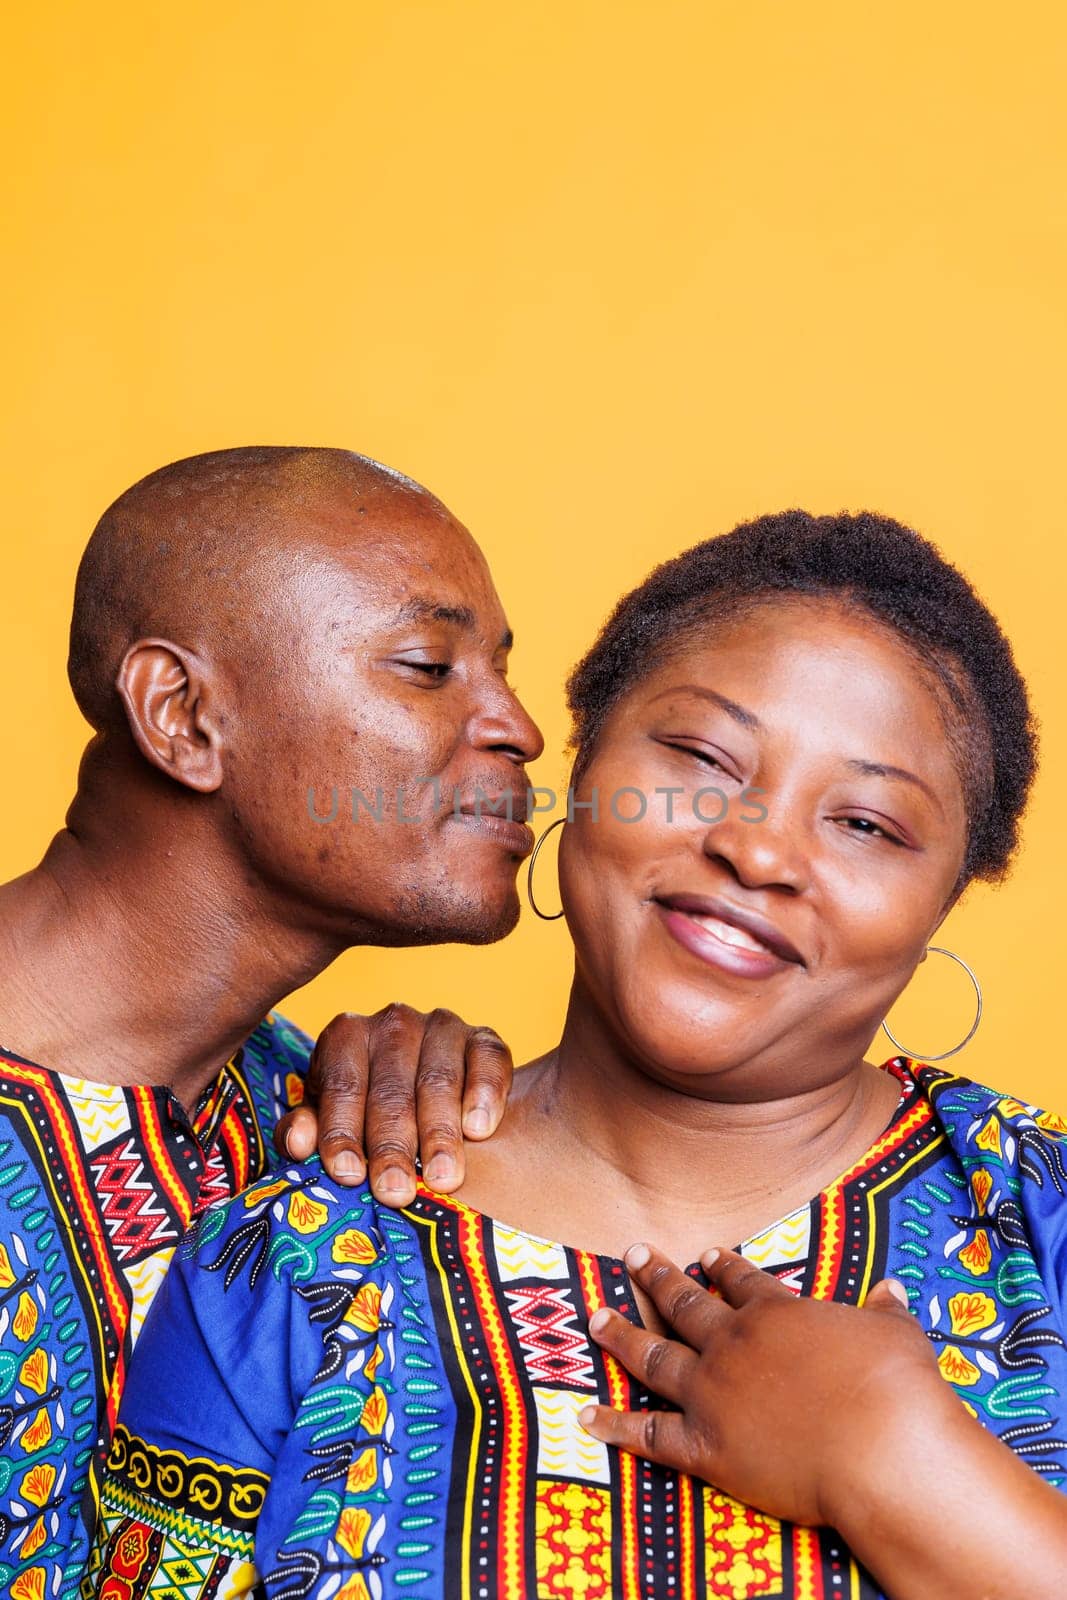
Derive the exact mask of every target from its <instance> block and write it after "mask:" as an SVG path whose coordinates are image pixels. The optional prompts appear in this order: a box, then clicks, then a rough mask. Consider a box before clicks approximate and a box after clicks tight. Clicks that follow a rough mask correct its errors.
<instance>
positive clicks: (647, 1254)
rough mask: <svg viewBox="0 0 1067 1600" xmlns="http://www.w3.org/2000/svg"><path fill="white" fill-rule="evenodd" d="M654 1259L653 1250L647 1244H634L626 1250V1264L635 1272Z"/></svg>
mask: <svg viewBox="0 0 1067 1600" xmlns="http://www.w3.org/2000/svg"><path fill="white" fill-rule="evenodd" d="M651 1259H652V1251H651V1250H650V1249H649V1248H648V1245H647V1244H632V1245H631V1246H630V1248H629V1250H627V1252H626V1265H627V1266H628V1267H631V1268H632V1269H633V1270H634V1271H635V1272H639V1271H640V1270H641V1268H642V1267H645V1266H647V1265H648V1263H649V1262H650V1261H651Z"/></svg>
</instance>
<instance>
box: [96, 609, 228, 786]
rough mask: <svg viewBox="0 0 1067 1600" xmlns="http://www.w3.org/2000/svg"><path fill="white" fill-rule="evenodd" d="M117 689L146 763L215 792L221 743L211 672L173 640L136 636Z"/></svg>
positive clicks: (179, 780)
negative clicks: (215, 712)
mask: <svg viewBox="0 0 1067 1600" xmlns="http://www.w3.org/2000/svg"><path fill="white" fill-rule="evenodd" d="M115 688H116V689H117V690H118V692H119V695H120V696H121V698H122V703H123V705H124V706H125V708H126V719H127V721H128V722H129V725H130V732H131V733H132V734H133V738H134V742H135V743H136V745H137V748H138V750H140V752H141V754H142V755H143V756H144V758H145V760H146V761H150V762H151V763H152V765H153V766H154V767H158V769H159V771H160V772H163V773H165V774H166V776H167V777H168V778H173V779H174V781H175V783H180V784H183V785H184V787H185V788H187V789H196V790H197V791H198V792H199V793H201V794H212V793H213V792H214V791H215V790H216V789H218V788H219V786H220V785H221V783H222V741H221V739H220V736H219V731H218V727H217V724H216V719H215V715H214V710H213V706H212V684H211V678H210V673H209V672H208V670H207V669H206V668H205V666H204V663H203V662H201V661H200V660H199V659H198V657H197V656H196V655H194V653H193V652H192V651H191V650H186V649H183V647H182V646H181V645H178V644H174V643H173V641H172V640H170V639H138V640H137V643H136V644H131V645H130V648H129V649H128V650H127V651H126V654H125V655H124V656H123V658H122V662H121V664H120V666H119V670H118V673H117V674H116V677H115Z"/></svg>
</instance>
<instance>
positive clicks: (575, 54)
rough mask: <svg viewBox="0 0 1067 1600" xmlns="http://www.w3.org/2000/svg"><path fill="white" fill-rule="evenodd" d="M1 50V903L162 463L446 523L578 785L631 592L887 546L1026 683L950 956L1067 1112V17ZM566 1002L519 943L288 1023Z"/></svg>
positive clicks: (275, 34)
mask: <svg viewBox="0 0 1067 1600" xmlns="http://www.w3.org/2000/svg"><path fill="white" fill-rule="evenodd" d="M5 31H6V50H5V54H6V63H5V65H4V68H3V72H4V76H5V79H6V81H5V83H4V85H3V96H2V112H0V115H2V119H3V124H4V168H5V171H6V172H7V174H8V181H7V194H6V197H5V199H4V205H3V211H4V220H5V222H6V224H7V229H6V231H7V233H8V240H9V243H8V251H7V259H8V262H9V266H10V276H9V281H8V283H7V287H6V295H5V309H6V312H7V316H6V318H5V322H6V325H7V326H6V332H5V341H4V369H5V376H4V383H3V402H4V410H5V417H4V426H3V434H2V437H3V441H4V445H5V447H6V450H5V455H6V460H5V470H4V497H5V506H4V527H3V536H2V556H0V571H2V582H3V602H4V605H3V617H4V645H5V648H4V651H3V683H2V685H0V693H2V703H3V707H4V733H5V739H4V744H5V751H4V755H5V760H4V769H5V778H4V783H3V792H2V801H0V805H2V810H0V821H2V840H0V850H2V860H0V868H3V869H4V870H5V875H7V874H10V873H14V872H16V871H19V870H21V869H22V868H24V867H25V866H27V865H29V864H30V863H31V862H32V861H34V860H35V859H36V858H37V857H38V855H39V853H40V851H41V850H42V849H43V847H44V845H45V843H46V841H47V839H48V838H49V836H50V834H51V832H52V831H53V829H54V828H55V827H56V826H57V825H58V823H59V822H60V820H61V818H62V815H63V811H64V809H65V806H66V802H67V799H68V797H69V795H70V793H71V791H72V786H73V782H74V776H75V770H76V763H77V758H78V754H79V751H80V748H81V746H82V743H83V741H84V736H85V729H84V727H83V725H82V724H81V723H80V720H79V718H78V715H77V712H76V711H75V709H74V707H73V704H72V702H71V700H70V697H69V694H68V691H67V688H66V683H65V677H64V663H65V654H66V627H67V619H68V612H69V604H70V597H71V589H72V582H73V577H74V571H75V567H76V564H77V559H78V555H79V552H80V550H81V547H82V545H83V543H84V541H85V539H86V537H87V535H88V533H89V531H90V529H91V526H92V524H93V522H94V521H95V519H96V517H97V515H98V514H99V512H100V511H101V510H102V509H103V507H104V506H105V505H106V504H107V503H108V502H109V501H110V500H111V499H112V498H113V497H114V496H115V495H116V494H117V493H118V492H119V491H120V490H122V489H123V488H124V487H126V485H127V484H129V483H130V482H132V481H133V480H134V479H136V478H138V477H140V476H141V475H143V474H144V473H145V472H147V471H149V470H150V469H152V468H154V467H156V466H157V465H160V464H161V463H162V462H164V461H167V460H170V459H173V458H175V457H178V456H183V455H187V454H190V453H192V452H194V451H199V450H206V449H213V448H217V447H221V446H226V445H231V444H247V443H261V442H266V443H321V444H335V445H345V446H350V447H354V448H356V449H359V450H362V451H366V452H368V453H370V454H372V455H375V456H378V457H380V458H381V459H383V460H385V461H387V462H389V463H390V464H392V465H395V466H397V467H400V468H402V469H404V470H406V471H408V472H410V473H411V474H413V475H414V476H415V477H417V478H419V479H421V480H422V481H423V482H425V483H426V484H427V485H428V486H429V487H430V488H432V489H433V490H435V491H436V492H437V493H438V494H439V495H441V496H442V498H443V499H445V500H446V501H447V502H448V503H449V504H450V505H451V506H452V507H453V508H454V509H455V510H456V512H457V513H458V514H459V515H460V516H461V517H462V518H463V519H464V520H465V521H466V522H467V523H468V524H469V526H470V527H471V529H472V531H473V532H474V533H475V535H476V537H477V538H478V539H479V540H480V541H481V543H482V545H483V547H484V548H485V549H486V551H487V553H488V555H489V558H490V561H491V562H492V565H493V568H494V571H495V573H496V575H497V579H498V584H499V588H500V591H501V594H502V596H503V598H504V601H505V605H506V606H507V608H508V611H509V613H510V616H511V619H512V622H513V624H514V626H515V629H516V632H517V635H518V646H517V649H516V653H515V681H516V683H517V684H518V687H519V689H520V691H521V693H522V694H523V696H524V698H525V699H526V701H527V703H528V704H529V705H530V707H531V708H532V709H533V710H534V711H535V713H536V714H537V715H538V717H539V718H540V720H541V721H542V723H543V725H544V727H545V729H546V732H547V735H548V741H549V743H548V750H547V752H546V755H545V757H544V759H543V760H542V761H541V762H540V763H539V765H538V768H537V769H536V770H535V774H534V775H535V777H536V778H537V779H538V780H539V781H540V782H542V783H547V784H554V785H556V786H561V785H562V783H563V781H564V775H565V765H564V760H563V756H562V746H563V742H564V738H565V722H564V716H563V703H562V693H561V684H562V681H563V678H564V675H565V673H566V671H567V669H568V667H569V666H570V665H571V663H572V662H573V661H574V659H575V658H576V657H577V656H578V654H579V653H580V652H581V651H582V650H583V648H584V647H585V646H586V644H587V643H588V642H589V641H590V639H591V637H592V635H593V632H594V629H595V628H596V626H597V624H598V622H599V621H600V620H601V618H602V616H603V615H604V613H605V612H606V610H607V609H608V607H609V605H610V604H611V602H612V601H613V599H614V598H615V597H616V596H617V595H618V594H619V593H620V592H621V591H622V590H623V589H624V588H625V587H628V586H629V585H630V584H632V583H633V582H634V581H636V580H637V579H639V578H640V577H641V576H642V575H643V574H644V573H645V572H646V571H647V569H648V568H649V567H650V566H651V565H653V564H654V563H655V562H656V561H658V560H660V559H661V558H662V557H664V556H665V555H667V554H669V553H672V552H674V551H677V550H678V549H680V548H682V547H683V546H684V545H686V544H687V543H690V542H692V541H693V540H694V539H696V538H697V537H702V536H704V535H706V534H709V533H712V532H717V531H723V530H725V529H727V528H728V527H730V526H731V525H732V524H733V523H734V522H736V521H737V520H739V519H740V518H742V517H747V516H749V515H752V514H756V513H759V512H762V511H767V510H772V509H776V508H780V507H782V506H785V505H793V504H800V505H804V506H807V507H809V508H811V509H813V510H823V511H832V510H837V509H840V508H842V507H849V508H859V507H863V506H871V507H875V508H877V509H881V510H885V511H888V512H890V513H892V514H894V515H896V516H898V517H900V518H903V519H905V520H910V521H912V522H913V523H914V524H915V525H917V526H918V527H919V528H921V529H922V530H924V531H925V532H927V533H929V534H930V535H932V536H933V537H935V538H936V539H937V540H938V542H939V543H940V544H941V546H942V548H943V549H944V551H945V552H946V553H947V554H948V555H949V557H950V558H952V559H953V560H955V561H957V562H958V563H959V564H961V565H962V566H963V567H964V569H965V570H966V571H967V573H968V574H969V575H970V576H971V577H972V578H973V579H974V580H975V581H976V582H977V583H978V585H979V586H980V588H981V590H982V591H983V592H984V594H985V595H986V597H987V599H988V600H989V601H990V602H991V604H992V605H993V607H994V609H995V610H996V612H997V613H998V614H999V616H1000V617H1001V619H1002V620H1003V622H1004V624H1005V625H1006V627H1007V629H1008V631H1009V633H1010V635H1011V637H1012V638H1013V640H1014V641H1015V644H1016V647H1017V653H1018V658H1019V661H1020V664H1021V666H1022V668H1023V670H1024V672H1025V673H1026V674H1027V676H1028V678H1029V680H1030V683H1031V685H1032V689H1033V693H1034V696H1035V699H1036V702H1037V706H1038V710H1039V713H1040V716H1041V719H1042V722H1043V725H1044V767H1043V773H1042V777H1041V780H1040V784H1039V788H1038V791H1037V795H1036V798H1035V801H1034V805H1033V808H1032V813H1031V816H1030V819H1029V823H1028V826H1027V830H1026V842H1025V850H1024V853H1023V855H1022V858H1021V860H1020V862H1019V865H1018V868H1017V870H1016V873H1015V876H1014V878H1013V880H1011V881H1010V882H1009V884H1008V885H1007V886H1005V887H1004V888H1002V889H1000V890H989V889H986V888H984V887H978V888H976V889H974V890H973V891H972V892H971V894H970V896H969V897H968V898H967V900H966V901H965V902H964V904H963V905H962V906H961V907H959V908H958V909H957V911H956V912H954V913H953V915H952V917H951V919H950V921H949V923H948V924H947V925H946V928H945V929H944V930H943V931H944V933H945V939H944V942H945V943H948V944H950V945H951V946H952V947H953V948H955V949H957V950H959V951H960V952H961V953H962V954H964V955H965V956H966V957H967V958H968V960H970V961H971V962H972V964H973V965H974V966H975V967H976V968H977V970H978V972H979V974H980V976H981V979H982V982H983V985H984V988H985V995H986V1016H985V1019H984V1021H983V1024H982V1028H981V1030H980V1032H979V1035H978V1037H977V1039H976V1040H975V1041H974V1043H973V1044H972V1045H971V1046H970V1047H969V1048H968V1049H967V1051H966V1052H965V1053H964V1054H963V1055H962V1056H960V1057H957V1058H956V1062H955V1063H954V1064H958V1065H959V1066H960V1068H961V1070H964V1071H967V1072H969V1073H970V1074H971V1075H973V1076H975V1077H979V1078H985V1079H987V1080H989V1081H992V1082H994V1083H996V1082H999V1083H1001V1084H1003V1085H1006V1086H1008V1087H1009V1088H1011V1089H1013V1090H1016V1091H1017V1092H1020V1093H1023V1094H1025V1095H1029V1096H1030V1097H1032V1098H1035V1099H1037V1100H1038V1101H1041V1102H1044V1103H1046V1104H1049V1103H1050V1104H1053V1105H1059V1106H1067V1068H1065V1067H1064V1066H1062V1065H1061V1061H1060V1056H1059V1051H1060V1048H1061V1043H1062V1039H1063V1028H1062V1026H1061V1023H1060V1015H1061V1006H1062V1003H1063V997H1064V994H1065V992H1067V970H1065V952H1064V948H1063V940H1062V937H1061V917H1062V913H1063V904H1064V898H1065V894H1064V891H1065V887H1067V885H1065V873H1064V829H1063V824H1062V822H1061V817H1062V814H1063V809H1064V808H1063V796H1064V792H1065V788H1064V785H1065V778H1067V771H1065V752H1067V726H1065V697H1064V686H1063V682H1062V673H1061V663H1062V642H1063V633H1064V628H1065V621H1064V615H1063V603H1062V595H1061V585H1062V581H1063V577H1064V557H1063V553H1062V552H1063V543H1064V505H1063V492H1062V482H1063V453H1064V433H1065V428H1064V424H1065V408H1064V389H1065V384H1067V377H1065V374H1067V331H1065V319H1064V286H1065V284H1067V238H1065V230H1067V222H1065V209H1064V193H1063V186H1064V176H1063V174H1064V158H1065V155H1067V148H1065V145H1067V140H1065V137H1064V133H1065V123H1064V115H1063V111H1062V101H1063V82H1064V71H1065V64H1067V63H1065V50H1064V46H1065V43H1067V22H1065V21H1064V17H1063V11H1062V8H1061V7H1059V6H1057V5H1054V4H1052V3H1049V4H1047V5H1028V4H1023V5H1017V6H1015V7H1012V8H1011V9H1010V10H1008V9H1005V8H1004V7H1003V6H992V5H989V4H986V5H981V4H980V5H979V6H977V7H975V6H974V5H973V4H966V5H965V4H962V3H959V0H951V3H940V4H936V5H931V4H929V0H921V3H919V0H907V3H903V4H902V3H896V4H894V5H892V6H884V5H883V6H875V5H867V4H860V5H857V4H856V3H855V0H849V3H847V4H838V3H833V4H831V3H821V0H815V3H808V4H805V5H785V4H784V3H781V0H776V3H772V0H756V3H751V0H750V3H747V4H744V3H739V0H700V3H695V0H666V3H664V0H659V3H651V0H649V3H643V4H637V3H633V0H623V3H619V0H612V3H607V0H569V3H567V4H563V3H562V0H542V3H540V4H537V5H534V4H530V3H528V0H527V3H521V4H517V3H514V0H494V3H492V4H490V3H488V0H466V3H459V0H436V3H435V0H423V3H414V0H389V3H382V0H374V3H370V0H347V3H338V0H329V3H309V4H303V5H295V4H278V3H271V0H267V3H263V0H256V3H255V4H252V3H251V0H237V3H229V4H220V3H219V0H211V3H210V4H209V3H205V0H182V3H181V4H176V3H175V4H169V5H160V4H148V5H145V4H138V5H133V4H129V5H124V4H115V3H110V4H109V3H104V4H99V5H95V6H87V5H84V4H80V3H78V4H74V3H68V4H63V5H56V4H43V5H40V4H39V5H36V6H22V7H18V8H16V10H15V11H13V12H12V13H11V14H10V16H9V18H8V22H7V26H6V30H5ZM548 853H549V852H546V854H548ZM545 865H546V872H545V875H544V876H543V877H542V879H541V894H542V896H543V898H544V899H546V900H549V899H551V898H552V894H553V892H554V889H555V884H554V881H552V879H553V868H552V866H551V864H549V863H546V864H545ZM568 970H569V966H568V960H567V954H566V936H565V934H564V932H563V924H562V923H556V924H551V925H550V924H544V923H539V922H537V921H536V920H535V919H534V918H533V917H532V916H530V915H529V913H527V914H526V916H525V917H524V919H523V922H522V924H521V926H520V928H519V930H518V932H517V933H516V934H515V935H514V936H513V937H512V938H511V939H509V940H508V941H507V942H506V943H505V944H503V945H501V946H499V947H496V948H492V949H483V950H467V949H462V948H454V947H453V948H449V949H446V950H436V951H432V950H431V951H417V952H388V953H383V952H365V951H363V952H361V951H354V952H350V953H349V954H348V955H347V956H345V957H344V958H343V959H342V960H341V961H339V962H338V963H337V964H336V965H335V966H334V967H333V968H332V969H331V970H330V971H329V972H328V973H327V974H325V975H324V976H323V977H321V978H320V979H319V980H318V981H317V982H315V983H313V984H312V985H310V987H309V988H307V989H306V990H304V991H303V992H301V993H300V994H299V995H297V996H295V997H294V998H293V1000H292V1002H291V1004H290V1006H289V1011H290V1014H291V1015H293V1016H294V1017H295V1018H296V1019H297V1020H298V1021H300V1022H302V1023H304V1024H305V1025H307V1026H309V1027H312V1028H314V1027H316V1026H318V1025H320V1024H321V1023H323V1022H325V1021H326V1020H327V1019H328V1018H329V1017H330V1016H331V1015H332V1014H333V1013H334V1011H336V1010H339V1009H341V1008H344V1007H352V1008H356V1009H373V1008H374V1007H376V1006H377V1005H379V1004H381V1003H383V1002H384V1001H385V1000H387V999H390V998H392V997H394V996H397V997H405V998H407V999H409V1000H411V1001H413V1002H414V1003H416V1004H418V1005H421V1006H423V1007H427V1008H428V1007H430V1006H432V1005H433V1004H435V1003H445V1004H449V1005H451V1006H453V1007H455V1008H456V1009H458V1010H460V1011H461V1012H463V1013H464V1014H466V1015H467V1016H469V1017H470V1018H472V1019H474V1020H477V1021H489V1022H492V1023H493V1024H495V1025H496V1026H497V1027H498V1028H499V1029H500V1030H501V1031H502V1032H503V1033H504V1034H505V1035H506V1036H507V1037H508V1038H509V1039H510V1041H511V1042H512V1044H513V1045H514V1047H515V1050H516V1055H517V1059H519V1060H522V1059H525V1058H526V1057H528V1056H529V1055H531V1054H533V1053H535V1052H537V1051H539V1050H541V1049H543V1048H544V1047H545V1046H547V1045H548V1044H549V1043H550V1042H551V1041H552V1039H553V1038H554V1036H555V1030H556V1028H557V1024H558V1019H559V1017H560V1015H561V1010H562V1003H563V999H564V995H565V991H566V985H567V979H568ZM969 996H970V989H969V985H968V984H967V981H966V979H965V978H963V977H962V975H959V974H958V973H957V969H954V968H952V967H951V965H950V964H949V963H947V962H943V961H937V960H936V959H935V960H931V961H929V962H928V963H926V965H925V966H924V968H923V969H921V973H920V976H919V977H918V978H917V979H916V981H915V984H914V985H913V989H912V990H911V991H909V993H908V995H907V996H905V997H904V999H902V1000H901V1002H900V1003H899V1005H898V1007H897V1009H896V1011H895V1013H894V1020H895V1021H896V1022H897V1024H898V1027H897V1031H898V1033H899V1034H900V1035H901V1036H902V1037H903V1038H904V1040H905V1042H906V1043H908V1044H909V1045H913V1046H915V1047H916V1048H919V1049H923V1050H926V1051H928V1052H929V1051H934V1050H938V1049H942V1048H944V1047H946V1046H948V1045H949V1044H951V1043H953V1042H954V1041H955V1040H956V1039H958V1038H959V1037H960V1036H961V1035H962V1033H963V1032H964V1031H965V1029H966V1026H967V1025H968V1022H969V1019H970V998H969ZM883 1053H884V1054H889V1053H890V1047H889V1046H888V1045H887V1044H886V1045H885V1048H884V1051H883Z"/></svg>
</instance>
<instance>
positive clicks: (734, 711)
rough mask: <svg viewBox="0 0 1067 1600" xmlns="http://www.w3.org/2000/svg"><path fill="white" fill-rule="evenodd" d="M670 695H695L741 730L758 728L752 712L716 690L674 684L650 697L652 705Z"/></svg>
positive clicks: (700, 685)
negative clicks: (737, 725) (707, 702)
mask: <svg viewBox="0 0 1067 1600" xmlns="http://www.w3.org/2000/svg"><path fill="white" fill-rule="evenodd" d="M672 694H695V695H696V696H697V698H698V699H700V700H710V701H711V702H712V704H713V705H716V706H718V707H719V708H720V709H721V710H723V711H725V712H726V714H727V716H729V717H733V719H734V721H735V722H739V723H740V724H741V726H742V727H743V728H758V727H760V726H761V723H760V719H759V718H758V717H757V715H756V713H755V712H754V711H747V710H746V709H745V707H744V706H739V705H738V703H737V701H736V700H728V699H727V697H726V695H724V694H719V692H718V690H717V689H709V688H708V687H707V685H706V684H703V683H675V684H672V685H671V687H670V688H669V689H664V690H663V691H662V692H661V693H660V694H656V695H653V696H652V704H655V702H656V701H657V700H663V699H665V698H666V696H668V695H672Z"/></svg>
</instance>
